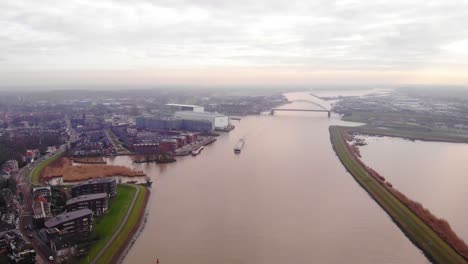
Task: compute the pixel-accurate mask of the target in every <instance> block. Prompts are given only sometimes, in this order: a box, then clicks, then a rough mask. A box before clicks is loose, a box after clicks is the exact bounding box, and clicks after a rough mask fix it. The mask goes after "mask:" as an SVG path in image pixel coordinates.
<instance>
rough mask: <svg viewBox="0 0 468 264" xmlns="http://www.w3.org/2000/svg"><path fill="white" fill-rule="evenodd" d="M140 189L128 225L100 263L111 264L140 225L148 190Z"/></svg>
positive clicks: (141, 187) (140, 187)
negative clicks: (134, 229) (135, 228)
mask: <svg viewBox="0 0 468 264" xmlns="http://www.w3.org/2000/svg"><path fill="white" fill-rule="evenodd" d="M137 188H139V189H140V193H139V194H138V198H137V200H136V201H135V206H134V207H133V209H132V212H131V214H130V217H129V218H128V221H127V224H125V226H124V228H123V229H122V231H121V232H120V234H119V235H118V236H117V237H116V238H115V240H114V242H113V243H112V244H111V245H110V246H109V248H108V249H107V250H106V252H105V253H104V254H103V255H102V257H101V258H100V259H99V263H110V261H111V260H112V258H113V257H114V255H115V252H117V251H118V250H119V249H122V246H124V243H125V241H126V240H127V238H129V236H130V235H131V232H132V230H133V228H134V227H135V225H137V224H138V220H139V216H140V212H141V211H142V210H144V206H145V197H146V193H147V192H148V189H146V187H143V186H137Z"/></svg>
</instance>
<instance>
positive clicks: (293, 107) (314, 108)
mask: <svg viewBox="0 0 468 264" xmlns="http://www.w3.org/2000/svg"><path fill="white" fill-rule="evenodd" d="M289 102H290V104H287V105H284V106H281V107H277V108H272V109H271V110H270V114H271V115H274V114H275V112H277V111H290V112H324V113H328V117H330V115H331V110H330V109H328V108H326V107H325V106H323V105H320V104H318V103H316V102H314V101H310V100H305V99H297V100H291V101H289Z"/></svg>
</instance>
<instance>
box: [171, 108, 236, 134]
mask: <svg viewBox="0 0 468 264" xmlns="http://www.w3.org/2000/svg"><path fill="white" fill-rule="evenodd" d="M175 117H178V118H180V119H183V120H193V121H202V120H203V121H209V122H210V123H211V130H214V129H223V128H226V127H228V126H229V117H228V116H225V115H222V114H218V113H209V112H188V111H181V112H176V113H175Z"/></svg>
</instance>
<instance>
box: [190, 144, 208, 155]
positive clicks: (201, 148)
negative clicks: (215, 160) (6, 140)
mask: <svg viewBox="0 0 468 264" xmlns="http://www.w3.org/2000/svg"><path fill="white" fill-rule="evenodd" d="M204 148H205V147H204V146H201V147H199V148H197V149H196V150H193V151H192V156H196V155H198V154H200V152H201V151H202V150H203V149H204Z"/></svg>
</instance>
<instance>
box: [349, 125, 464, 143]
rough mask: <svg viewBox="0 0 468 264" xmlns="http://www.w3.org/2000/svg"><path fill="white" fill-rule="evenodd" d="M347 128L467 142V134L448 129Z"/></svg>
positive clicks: (425, 139) (364, 131)
mask: <svg viewBox="0 0 468 264" xmlns="http://www.w3.org/2000/svg"><path fill="white" fill-rule="evenodd" d="M348 130H349V131H354V132H358V133H361V134H366V135H377V136H388V137H400V138H406V139H411V140H424V141H440V142H458V143H468V134H465V133H455V132H448V131H437V130H432V131H417V130H410V129H403V128H400V129H393V128H375V127H370V126H359V127H350V128H348Z"/></svg>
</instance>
